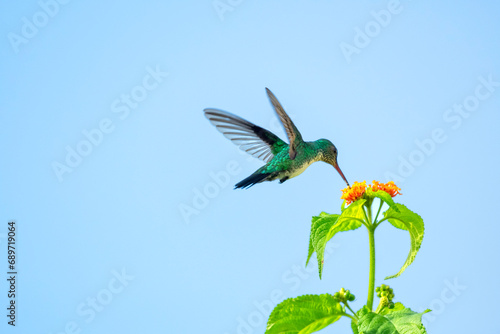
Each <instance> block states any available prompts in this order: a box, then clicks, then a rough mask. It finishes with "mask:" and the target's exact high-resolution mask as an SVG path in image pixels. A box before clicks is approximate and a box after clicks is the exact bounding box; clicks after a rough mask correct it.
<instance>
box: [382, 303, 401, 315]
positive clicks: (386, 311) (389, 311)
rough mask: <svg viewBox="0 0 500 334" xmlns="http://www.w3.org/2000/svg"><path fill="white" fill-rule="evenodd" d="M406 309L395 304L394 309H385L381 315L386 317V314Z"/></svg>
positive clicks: (399, 304)
mask: <svg viewBox="0 0 500 334" xmlns="http://www.w3.org/2000/svg"><path fill="white" fill-rule="evenodd" d="M403 309H405V307H404V305H403V304H401V303H399V302H397V303H395V304H394V307H393V308H388V307H384V308H383V309H382V311H381V312H379V314H380V315H386V314H389V313H392V312H396V311H401V310H403Z"/></svg>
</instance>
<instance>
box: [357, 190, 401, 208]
mask: <svg viewBox="0 0 500 334" xmlns="http://www.w3.org/2000/svg"><path fill="white" fill-rule="evenodd" d="M365 196H367V197H369V198H375V197H377V198H379V199H380V200H382V201H384V202H385V203H386V204H387V205H389V207H390V208H395V204H396V203H394V201H393V200H392V197H391V195H389V194H388V193H386V192H385V191H383V190H377V191H373V189H372V188H371V187H367V188H366V191H365ZM395 210H396V211H397V208H395Z"/></svg>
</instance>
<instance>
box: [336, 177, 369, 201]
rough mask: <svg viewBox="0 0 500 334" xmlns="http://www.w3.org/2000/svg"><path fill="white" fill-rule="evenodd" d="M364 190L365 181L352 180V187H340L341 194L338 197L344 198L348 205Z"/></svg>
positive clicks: (361, 194)
mask: <svg viewBox="0 0 500 334" xmlns="http://www.w3.org/2000/svg"><path fill="white" fill-rule="evenodd" d="M365 190H366V181H363V182H354V184H353V185H352V187H348V188H344V189H342V196H340V199H345V200H346V204H347V205H349V204H351V203H352V202H354V201H357V200H358V199H360V198H361V197H362V196H363V194H364V193H365Z"/></svg>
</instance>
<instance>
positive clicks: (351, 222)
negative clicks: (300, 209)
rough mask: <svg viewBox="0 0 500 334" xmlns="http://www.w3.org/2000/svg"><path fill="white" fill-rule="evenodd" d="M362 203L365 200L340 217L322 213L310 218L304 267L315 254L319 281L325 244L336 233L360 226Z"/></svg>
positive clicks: (349, 208) (359, 201)
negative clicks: (309, 232) (307, 249)
mask: <svg viewBox="0 0 500 334" xmlns="http://www.w3.org/2000/svg"><path fill="white" fill-rule="evenodd" d="M364 202H365V200H364V199H362V200H358V201H356V202H354V203H352V204H351V205H349V207H348V208H347V209H345V210H344V211H343V212H342V214H341V215H336V214H334V215H331V214H328V213H326V212H322V213H321V214H320V215H319V216H315V217H313V218H312V224H311V234H310V236H309V251H308V254H307V261H306V266H307V264H308V263H309V260H310V258H311V256H312V254H313V253H314V252H316V256H317V259H318V271H319V278H320V279H321V275H322V272H323V259H324V255H325V247H326V243H327V242H328V241H329V240H330V239H331V238H332V237H333V236H334V235H335V234H337V233H338V232H345V231H349V230H355V229H357V228H359V227H360V226H361V224H362V223H361V220H362V219H363V218H364V214H363V204H364Z"/></svg>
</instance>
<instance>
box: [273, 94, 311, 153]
mask: <svg viewBox="0 0 500 334" xmlns="http://www.w3.org/2000/svg"><path fill="white" fill-rule="evenodd" d="M266 92H267V96H269V100H270V101H271V104H272V105H273V107H274V110H275V111H276V113H277V114H278V116H279V118H280V120H281V123H283V126H284V127H285V131H286V134H287V136H288V140H289V141H290V149H289V152H288V155H289V156H290V159H292V160H293V159H295V156H296V155H297V147H298V146H299V144H300V143H302V142H303V140H302V135H301V134H300V132H299V130H297V128H296V127H295V124H293V122H292V120H291V119H290V117H289V116H288V115H287V113H286V112H285V109H283V107H282V106H281V104H280V102H279V101H278V99H277V98H276V96H274V94H273V93H272V92H271V91H270V90H269V88H266Z"/></svg>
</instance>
